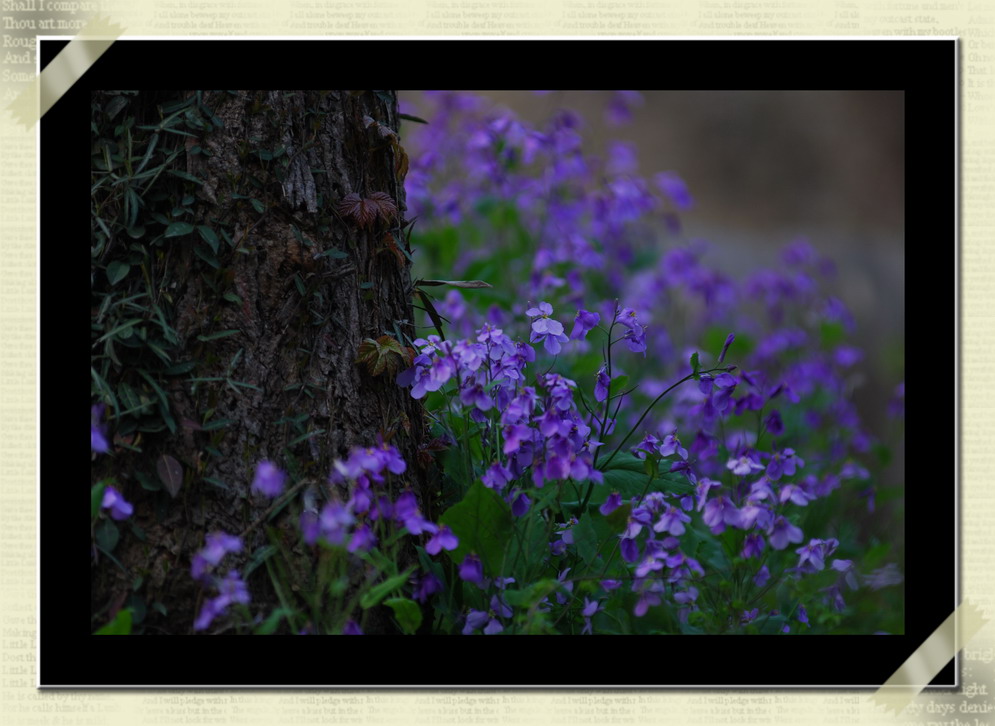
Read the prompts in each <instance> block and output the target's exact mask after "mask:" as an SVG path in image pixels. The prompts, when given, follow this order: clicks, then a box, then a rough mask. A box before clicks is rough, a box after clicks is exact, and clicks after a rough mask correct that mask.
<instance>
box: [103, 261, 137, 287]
mask: <svg viewBox="0 0 995 726" xmlns="http://www.w3.org/2000/svg"><path fill="white" fill-rule="evenodd" d="M130 271H131V265H129V264H128V263H127V262H120V261H119V260H114V261H113V262H111V263H110V264H109V265H107V281H108V282H109V283H110V284H111V285H116V284H118V283H119V282H121V280H123V279H124V278H126V277H127V276H128V273H129V272H130Z"/></svg>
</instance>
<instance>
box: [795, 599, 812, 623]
mask: <svg viewBox="0 0 995 726" xmlns="http://www.w3.org/2000/svg"><path fill="white" fill-rule="evenodd" d="M798 622H800V623H805V625H808V626H809V627H810V628H811V627H812V625H811V623H809V622H808V611H807V610H806V609H805V606H804V605H799V606H798Z"/></svg>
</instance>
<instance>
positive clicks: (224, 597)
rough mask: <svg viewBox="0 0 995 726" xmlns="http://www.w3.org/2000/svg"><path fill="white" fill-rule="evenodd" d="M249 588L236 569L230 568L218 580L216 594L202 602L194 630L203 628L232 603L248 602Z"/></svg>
mask: <svg viewBox="0 0 995 726" xmlns="http://www.w3.org/2000/svg"><path fill="white" fill-rule="evenodd" d="M249 600H250V598H249V590H248V588H247V587H246V585H245V582H243V581H242V578H241V577H239V574H238V571H236V570H230V571H229V572H228V575H227V576H226V577H225V578H224V579H223V580H220V581H219V582H218V596H217V597H214V598H211V599H209V600H207V601H205V602H204V605H203V607H201V610H200V615H198V616H197V619H196V620H195V621H194V624H193V629H194V630H204V629H206V628H207V627H208V626H209V625H210V624H211V622H212V621H213V620H214V619H215V618H216V617H219V616H221V615H224V614H225V612H226V611H227V610H228V606H229V605H231V604H232V603H241V604H243V605H248V604H249Z"/></svg>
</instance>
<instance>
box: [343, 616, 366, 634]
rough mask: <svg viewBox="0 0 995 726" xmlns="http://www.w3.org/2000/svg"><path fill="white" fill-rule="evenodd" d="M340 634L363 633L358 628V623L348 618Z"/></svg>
mask: <svg viewBox="0 0 995 726" xmlns="http://www.w3.org/2000/svg"><path fill="white" fill-rule="evenodd" d="M342 635H363V631H362V630H360V628H359V623H357V622H356V621H355V620H352V619H349V620H348V621H346V624H345V626H344V627H343V628H342Z"/></svg>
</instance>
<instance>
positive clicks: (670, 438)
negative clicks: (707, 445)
mask: <svg viewBox="0 0 995 726" xmlns="http://www.w3.org/2000/svg"><path fill="white" fill-rule="evenodd" d="M657 451H659V452H660V456H673V455H674V454H677V455H678V456H679V457H681V458H682V459H684V460H687V458H688V450H687V449H685V448H684V447H683V446H681V440H680V439H679V438H677V432H676V431H675V432H674V433H672V434H667V435H666V436H664V437H663V441H662V442H661V443H660V445H659V447H657Z"/></svg>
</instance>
